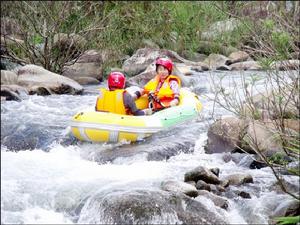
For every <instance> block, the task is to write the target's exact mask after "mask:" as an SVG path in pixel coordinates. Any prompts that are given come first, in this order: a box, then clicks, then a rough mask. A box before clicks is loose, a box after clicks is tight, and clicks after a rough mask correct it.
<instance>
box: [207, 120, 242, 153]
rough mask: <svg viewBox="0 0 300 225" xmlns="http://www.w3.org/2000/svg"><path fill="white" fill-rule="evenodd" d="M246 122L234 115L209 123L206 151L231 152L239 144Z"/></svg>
mask: <svg viewBox="0 0 300 225" xmlns="http://www.w3.org/2000/svg"><path fill="white" fill-rule="evenodd" d="M245 128H246V122H245V121H243V120H240V119H237V118H235V117H227V118H222V119H221V120H217V121H216V122H215V123H213V124H212V125H210V127H209V129H208V132H207V137H208V140H207V145H206V146H205V152H206V153H209V154H211V153H221V152H232V151H233V150H235V149H236V148H237V147H238V146H240V139H241V137H243V132H244V129H245Z"/></svg>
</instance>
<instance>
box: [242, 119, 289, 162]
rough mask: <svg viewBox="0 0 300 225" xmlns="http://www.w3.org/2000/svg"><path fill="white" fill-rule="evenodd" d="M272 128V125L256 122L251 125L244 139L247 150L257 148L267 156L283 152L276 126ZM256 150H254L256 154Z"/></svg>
mask: <svg viewBox="0 0 300 225" xmlns="http://www.w3.org/2000/svg"><path fill="white" fill-rule="evenodd" d="M271 126H272V125H271V124H270V125H265V124H263V123H259V122H256V121H255V122H251V123H249V125H248V127H247V129H246V132H245V135H244V137H243V143H244V145H245V148H251V147H250V146H256V147H255V148H256V149H259V150H260V151H262V152H264V153H265V154H266V156H268V155H272V154H273V153H275V152H282V151H283V147H282V143H281V140H280V139H279V138H277V137H276V136H275V134H277V133H278V131H277V129H276V128H275V127H274V126H273V127H271ZM248 145H249V147H248ZM242 147H244V146H242ZM256 149H252V150H253V151H255V152H256Z"/></svg>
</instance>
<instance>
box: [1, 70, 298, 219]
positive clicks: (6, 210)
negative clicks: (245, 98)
mask: <svg viewBox="0 0 300 225" xmlns="http://www.w3.org/2000/svg"><path fill="white" fill-rule="evenodd" d="M252 74H253V72H247V73H246V72H244V75H245V76H246V77H247V76H248V77H250V76H251V75H252ZM256 74H258V76H260V77H261V78H263V77H264V73H263V72H260V73H257V72H256ZM214 76H217V77H223V85H224V87H226V88H228V89H230V87H231V82H232V80H235V81H236V82H237V83H239V82H240V78H239V77H240V74H239V73H238V72H236V73H232V72H219V73H215V74H214ZM210 77H211V74H210V73H195V74H193V75H192V76H190V77H188V79H190V80H192V82H191V86H190V89H191V90H192V91H194V92H195V93H196V94H197V95H198V96H199V98H200V100H201V102H202V104H203V112H202V115H201V116H200V117H199V118H197V119H194V120H193V121H190V122H187V123H185V124H180V125H178V126H176V127H174V128H172V129H170V130H167V131H165V132H161V133H158V134H155V135H153V136H151V137H149V138H147V139H146V140H145V141H142V142H139V143H126V142H124V143H118V144H110V143H97V144H91V143H84V142H79V141H76V140H75V138H74V137H72V135H71V134H70V127H69V125H68V124H69V122H70V119H71V117H72V116H73V115H74V114H75V113H77V112H78V111H80V110H82V109H85V108H87V107H93V106H94V104H95V101H96V96H97V88H99V87H100V86H105V83H104V84H101V85H100V86H86V87H85V92H84V94H83V95H81V96H78V95H77V96H72V95H50V96H37V95H31V96H23V98H24V99H23V100H22V101H21V102H15V101H7V102H1V224H12V223H13V224H44V223H47V224H76V223H80V224H87V223H94V222H93V221H97V219H96V217H97V214H98V213H99V212H97V211H95V212H90V211H88V209H87V208H85V207H84V204H85V203H86V202H87V201H86V200H88V199H89V198H91V197H92V196H94V195H96V194H98V195H99V193H100V194H101V193H103V195H105V193H106V191H108V190H110V191H114V190H131V189H132V190H133V189H146V190H147V189H152V190H153V189H154V190H156V189H157V190H158V189H160V185H161V182H162V181H165V180H170V179H172V180H178V181H183V177H184V174H185V173H186V172H187V171H188V170H191V169H193V168H195V167H197V166H200V165H202V166H204V167H207V168H214V167H218V168H219V169H220V177H221V178H222V177H223V176H226V175H228V174H232V173H239V172H240V173H248V174H251V175H252V177H253V179H254V183H253V184H248V185H245V186H243V187H241V189H243V190H245V191H247V192H248V193H250V194H251V199H243V198H236V199H229V207H228V209H227V210H223V209H222V217H223V218H224V221H227V222H228V223H230V224H253V223H255V224H267V223H268V220H269V216H270V215H271V214H272V212H273V210H274V209H275V208H276V206H277V205H278V204H279V203H280V202H282V201H283V200H284V199H288V198H290V197H289V196H287V195H284V194H279V193H278V192H276V190H274V188H273V186H274V183H275V182H276V179H275V177H274V176H273V174H272V171H271V170H270V169H269V168H267V167H266V168H262V169H249V168H248V167H247V166H245V165H243V163H235V162H233V161H229V162H225V161H224V160H223V155H224V154H206V153H205V152H204V145H205V143H206V140H207V130H208V127H209V124H211V123H213V121H214V119H215V118H220V117H222V116H230V115H231V113H230V112H228V111H226V110H225V109H223V108H221V107H220V106H218V105H217V104H215V103H214V101H213V100H212V99H213V98H214V93H213V89H212V86H211V80H210ZM240 87H241V86H240ZM234 88H236V87H234ZM256 88H257V90H262V89H263V88H264V84H263V79H262V80H261V82H260V83H258V84H257V87H256ZM240 91H241V90H240ZM173 146H174V148H177V153H176V154H175V155H172V156H171V157H167V158H163V157H162V158H161V159H158V158H157V157H153V159H149V158H147V155H146V154H143V151H141V150H143V149H147V152H149V151H151V150H152V149H153V150H155V149H157V148H166V149H168V151H170V149H172V148H173ZM116 149H118V150H120V149H121V150H122V149H124V150H127V151H128V149H129V150H130V151H132V153H133V154H132V155H131V156H129V157H128V155H126V156H127V157H124V155H121V156H120V157H114V158H113V159H111V160H107V161H101V160H99V155H101V152H107V151H115V150H116ZM178 149H179V150H178ZM181 149H184V151H183V150H182V151H181ZM135 151H139V154H134V152H135ZM288 179H289V180H290V182H291V183H294V184H297V183H298V182H299V179H297V178H296V177H288ZM80 204H82V205H83V208H82V210H81V211H80V212H76V210H75V209H76V208H77V207H78V205H80ZM206 206H207V207H208V208H209V210H211V211H215V209H214V208H215V206H214V205H213V204H212V203H211V202H210V201H209V200H207V204H206ZM99 210H101V209H99ZM93 217H95V218H93ZM100 222H101V221H100ZM102 222H103V223H104V222H105V221H102ZM165 222H166V221H164V218H163V217H162V218H161V219H160V220H159V221H157V223H161V224H162V223H165ZM176 222H177V223H180V221H174V223H176Z"/></svg>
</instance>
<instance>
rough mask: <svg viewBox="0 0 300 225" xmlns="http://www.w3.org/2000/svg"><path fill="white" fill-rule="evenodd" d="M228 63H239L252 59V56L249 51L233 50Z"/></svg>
mask: <svg viewBox="0 0 300 225" xmlns="http://www.w3.org/2000/svg"><path fill="white" fill-rule="evenodd" d="M228 58H229V61H228V64H233V63H238V62H244V61H247V60H249V59H250V56H249V54H248V53H247V52H244V51H237V52H232V53H231V54H230V55H229V56H228Z"/></svg>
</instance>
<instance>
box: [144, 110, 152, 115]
mask: <svg viewBox="0 0 300 225" xmlns="http://www.w3.org/2000/svg"><path fill="white" fill-rule="evenodd" d="M143 111H144V113H145V115H147V116H149V115H151V114H152V113H153V111H152V109H144V110H143Z"/></svg>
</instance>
